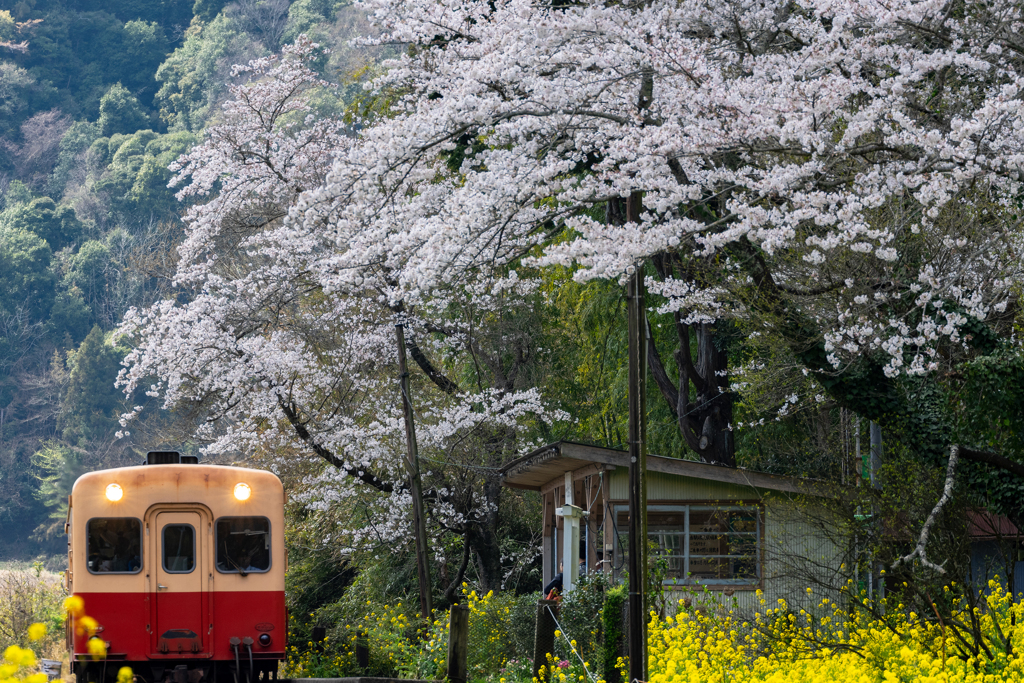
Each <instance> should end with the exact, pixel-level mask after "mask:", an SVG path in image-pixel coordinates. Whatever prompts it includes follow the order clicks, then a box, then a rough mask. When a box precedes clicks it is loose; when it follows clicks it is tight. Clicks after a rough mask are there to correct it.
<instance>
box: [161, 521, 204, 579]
mask: <svg viewBox="0 0 1024 683" xmlns="http://www.w3.org/2000/svg"><path fill="white" fill-rule="evenodd" d="M195 568H196V530H195V529H193V528H192V525H191V524H168V525H167V526H165V527H164V571H166V572H168V573H171V574H188V573H189V572H190V571H192V570H193V569H195Z"/></svg>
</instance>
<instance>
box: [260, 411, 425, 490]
mask: <svg viewBox="0 0 1024 683" xmlns="http://www.w3.org/2000/svg"><path fill="white" fill-rule="evenodd" d="M278 404H279V405H280V406H281V411H282V412H283V413H284V416H285V417H286V418H288V422H289V423H290V424H291V426H292V429H294V430H295V434H296V435H298V437H299V438H300V439H302V441H303V443H305V444H306V445H307V446H309V447H310V448H311V449H312V450H313V452H314V453H316V454H317V455H319V456H320V457H321V458H323V459H324V460H326V461H327V462H329V463H331V464H332V465H334V466H335V467H337V468H338V469H339V470H342V471H343V472H345V473H346V474H348V475H349V476H350V477H353V478H355V479H358V480H359V481H361V482H363V483H364V484H366V485H367V486H370V487H372V488H375V489H377V490H378V491H380V492H381V493H394V492H395V490H396V489H395V486H394V485H393V484H390V483H388V482H386V481H384V480H383V479H381V478H380V477H378V476H377V475H376V474H374V473H373V472H370V471H368V470H365V469H356V468H354V467H350V466H349V465H347V464H346V463H345V461H344V460H342V459H341V458H339V457H338V456H336V455H335V454H334V453H331V452H330V451H329V450H327V449H326V448H324V446H323V445H322V444H320V443H318V442H317V440H316V439H315V438H313V435H312V434H310V433H309V429H307V428H306V424H305V423H304V422H303V421H302V420H301V419H300V418H299V414H298V411H296V409H295V406H293V405H292V404H290V403H286V402H285V400H284V399H283V398H279V399H278ZM404 488H405V487H399V488H398V490H404Z"/></svg>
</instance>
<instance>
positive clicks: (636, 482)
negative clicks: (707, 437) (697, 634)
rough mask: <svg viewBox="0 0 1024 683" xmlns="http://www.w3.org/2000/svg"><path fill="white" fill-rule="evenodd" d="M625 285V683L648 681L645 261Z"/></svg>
mask: <svg viewBox="0 0 1024 683" xmlns="http://www.w3.org/2000/svg"><path fill="white" fill-rule="evenodd" d="M640 204H641V194H640V193H639V192H633V193H632V194H631V195H630V196H629V198H628V199H627V200H626V221H627V222H630V221H631V222H635V223H639V222H640ZM634 267H635V270H634V271H633V274H632V276H631V277H630V278H629V281H628V283H627V285H626V300H627V312H628V316H629V631H628V634H627V645H628V650H629V682H630V683H633V681H646V680H647V595H646V593H647V591H646V585H647V479H646V470H647V443H646V442H647V403H646V400H645V395H646V389H647V325H646V316H647V312H646V305H645V303H644V272H643V263H642V262H638V263H637V264H636V265H635V266H634Z"/></svg>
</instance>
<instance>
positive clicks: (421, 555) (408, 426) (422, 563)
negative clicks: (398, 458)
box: [395, 321, 434, 624]
mask: <svg viewBox="0 0 1024 683" xmlns="http://www.w3.org/2000/svg"><path fill="white" fill-rule="evenodd" d="M395 334H396V335H397V336H398V372H399V379H400V384H401V387H402V408H403V409H404V411H405V441H406V445H407V449H406V456H405V466H406V469H407V470H408V471H409V491H410V492H411V493H412V520H413V526H414V527H415V531H416V573H417V574H419V579H420V611H421V613H422V614H423V618H424V619H426V620H427V623H428V624H429V623H431V621H432V619H433V614H434V608H433V604H432V600H431V594H430V591H431V584H430V558H429V556H428V555H427V548H428V546H427V520H426V519H424V517H423V484H422V483H421V482H420V463H419V451H418V449H417V448H416V425H415V424H414V423H413V415H412V398H411V396H410V393H409V368H408V365H407V363H406V361H405V328H404V327H403V323H402V322H401V321H399V322H396V323H395Z"/></svg>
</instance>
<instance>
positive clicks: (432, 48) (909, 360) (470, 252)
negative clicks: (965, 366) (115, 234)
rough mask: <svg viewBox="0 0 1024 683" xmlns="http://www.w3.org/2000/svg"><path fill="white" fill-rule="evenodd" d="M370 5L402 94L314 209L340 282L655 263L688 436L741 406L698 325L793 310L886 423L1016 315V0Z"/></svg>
mask: <svg viewBox="0 0 1024 683" xmlns="http://www.w3.org/2000/svg"><path fill="white" fill-rule="evenodd" d="M363 5H364V6H365V7H366V8H367V9H369V10H370V11H371V12H372V14H373V16H374V17H375V19H376V20H377V22H378V24H379V25H380V26H381V28H382V30H383V32H382V35H381V36H380V38H379V39H378V40H379V41H383V42H396V43H404V44H408V45H409V46H410V48H409V49H408V50H407V51H406V52H405V54H404V55H403V56H402V57H400V58H398V59H395V60H392V61H391V62H389V63H388V64H387V65H386V66H387V67H388V69H387V72H386V73H385V75H383V76H382V77H381V78H379V79H378V80H377V81H376V82H375V87H376V88H378V90H379V91H380V92H392V93H397V95H396V96H395V98H394V101H393V103H392V107H391V112H390V116H389V118H387V119H386V120H381V121H377V122H368V123H372V124H373V125H370V126H369V127H368V128H367V129H366V130H364V131H363V133H362V135H361V136H360V140H359V143H358V144H356V145H353V146H352V147H350V148H349V149H347V150H345V152H344V153H343V154H342V155H340V157H339V159H338V161H337V162H336V164H335V167H334V169H333V170H332V172H331V174H330V175H329V177H328V179H327V183H326V184H325V185H324V187H323V188H321V189H320V190H318V191H317V192H316V193H314V194H313V195H311V197H310V200H309V206H308V208H306V209H305V211H304V213H303V218H304V220H305V221H306V222H307V223H308V222H316V221H326V222H327V224H329V225H331V226H332V228H333V229H334V230H336V231H337V234H338V236H339V247H340V248H339V253H338V256H337V259H336V261H335V268H336V273H335V276H334V277H335V279H336V281H337V282H338V286H344V285H347V284H350V283H354V282H358V281H359V280H360V278H363V277H365V275H366V273H367V272H372V271H374V270H379V269H386V270H387V271H388V273H389V277H390V279H391V281H392V282H394V283H395V285H394V286H395V290H396V291H395V293H392V294H390V296H392V297H393V298H395V299H400V298H402V297H403V296H406V295H408V294H409V293H413V294H421V293H423V292H430V291H432V290H433V289H434V288H437V287H446V286H449V285H451V284H452V283H453V282H459V281H463V280H467V279H468V280H470V281H473V282H479V281H481V278H483V281H491V282H493V283H495V285H496V286H501V283H502V282H503V280H502V278H501V277H492V273H494V272H500V271H501V269H502V268H507V267H510V266H513V265H515V264H517V263H525V264H527V265H531V264H532V265H534V266H545V265H551V264H558V265H564V266H571V267H574V268H576V269H577V271H576V273H577V277H578V278H580V279H587V278H598V277H604V278H608V277H611V278H618V277H622V276H623V275H624V274H627V273H629V272H631V270H632V269H633V268H635V267H638V266H639V264H641V263H643V262H650V263H652V264H653V266H654V269H655V273H654V274H653V277H652V278H651V279H650V282H649V286H650V288H651V290H652V291H653V292H655V293H656V294H658V295H660V296H661V297H663V300H664V303H663V304H662V305H661V306H660V311H661V312H663V313H671V314H672V315H673V316H674V317H675V320H676V324H677V325H678V327H679V330H680V335H679V336H680V340H681V345H680V350H681V351H683V352H682V353H680V354H678V356H679V358H678V360H677V363H676V365H677V368H676V372H677V373H678V381H677V382H674V381H672V379H671V378H670V377H669V373H668V372H666V371H665V368H664V364H663V363H662V362H661V358H660V355H659V354H658V353H656V352H655V353H651V354H650V358H651V364H652V367H651V369H652V371H653V372H652V374H653V376H654V378H655V380H656V381H657V384H658V385H659V388H660V389H661V390H662V393H663V394H664V395H665V397H666V399H667V400H668V401H669V402H670V403H671V404H674V407H675V409H676V412H677V415H678V416H679V417H680V421H681V425H680V426H681V428H682V430H683V433H684V435H686V436H687V439H688V441H693V440H694V437H695V436H696V435H697V434H699V433H700V432H699V431H698V429H703V426H702V425H703V424H706V423H707V419H706V418H705V419H703V420H696V421H694V420H692V419H690V418H692V414H693V413H695V412H697V411H699V410H701V409H702V408H703V407H706V406H708V405H712V406H714V407H715V408H716V409H717V410H718V414H719V415H720V416H722V415H724V416H727V415H728V409H727V406H724V405H718V406H715V404H716V402H718V403H720V404H721V403H724V402H725V401H724V399H723V398H721V395H722V394H723V392H722V391H721V387H719V386H718V385H719V384H724V380H723V379H722V377H723V376H724V375H725V367H724V366H723V364H722V359H721V358H720V357H719V358H716V357H715V356H716V354H715V353H713V352H712V344H713V341H714V340H713V335H711V334H703V335H699V336H698V338H697V339H698V342H699V343H700V344H702V346H701V347H700V348H698V350H697V353H696V356H697V358H698V359H699V363H700V364H701V366H702V367H694V366H693V365H692V363H691V362H690V359H689V358H687V353H688V352H687V351H686V347H687V346H688V344H689V340H690V339H691V332H690V329H689V328H690V327H691V326H696V327H698V328H699V327H700V326H705V325H707V326H712V327H713V324H714V321H716V320H722V319H727V318H730V317H735V318H740V319H744V320H751V319H757V320H759V321H761V322H762V323H763V324H765V325H770V326H772V327H773V329H776V330H779V331H781V332H782V333H783V335H784V338H785V339H786V340H787V342H788V343H789V344H790V345H791V346H792V347H793V349H794V351H795V352H796V354H797V357H798V358H799V359H800V360H801V362H802V363H804V365H805V367H807V368H808V369H809V370H810V371H812V372H813V373H815V376H816V378H817V379H818V380H819V381H820V383H821V385H822V386H823V387H824V390H825V391H827V392H828V393H829V394H830V395H832V396H833V397H834V398H836V399H837V400H839V401H840V402H841V403H842V404H844V405H846V406H848V407H851V408H853V409H855V410H857V411H858V412H860V413H862V414H864V415H865V416H868V417H872V418H878V419H885V418H884V416H889V418H888V419H889V421H890V422H894V421H895V420H897V418H894V417H893V416H898V419H899V420H903V419H904V418H906V416H907V415H908V411H910V412H912V411H911V409H910V408H909V407H908V406H905V405H897V404H898V403H899V402H900V399H899V398H898V397H897V396H896V394H897V393H898V392H897V391H896V389H895V385H894V380H895V379H896V378H899V377H906V376H922V375H926V374H929V373H934V372H937V371H939V370H941V369H942V368H943V367H946V368H948V367H950V366H954V365H956V363H957V362H958V359H962V358H964V357H965V356H966V355H969V354H970V353H972V352H974V351H972V348H973V347H977V346H978V345H979V344H982V345H984V344H988V343H990V342H991V341H992V340H993V338H996V337H998V336H1000V335H1003V334H1005V332H1006V330H1007V324H1008V321H1009V320H1010V318H1011V317H1012V312H1013V307H1012V306H1011V304H1012V301H1013V299H1014V295H1013V293H1012V292H1013V288H1014V287H1015V283H1016V282H1018V281H1019V279H1020V267H1019V263H1020V260H1019V258H1018V252H1019V247H1020V243H1019V242H1020V240H1019V230H1018V225H1017V223H1018V218H1017V212H1018V209H1017V206H1018V201H1017V199H1016V197H1017V196H1018V192H1019V183H1020V178H1019V175H1018V173H1019V171H1018V165H1019V161H1020V159H1019V150H1020V149H1021V139H1020V138H1021V132H1020V131H1021V124H1020V106H1021V105H1020V98H1019V96H1018V94H1019V89H1020V85H1021V81H1020V63H1019V56H1018V51H1017V47H1018V45H1019V42H1018V40H1019V34H1018V30H1019V26H1018V24H1017V23H1016V22H1018V21H1019V17H1018V15H1019V13H1020V9H1019V8H1018V7H1017V6H1016V5H1014V4H1013V3H1009V2H1004V3H1001V2H996V3H973V2H909V1H908V2H897V3H893V4H892V5H891V6H886V7H885V8H882V7H881V6H878V5H876V4H874V3H857V2H854V3H834V2H808V3H801V4H797V3H791V2H758V3H749V2H733V1H720V2H684V3H676V2H647V3H642V4H618V3H594V2H582V3H576V4H568V5H566V4H558V5H556V6H549V7H545V6H537V5H535V4H533V3H527V2H517V1H514V0H513V1H509V2H497V3H495V2H490V3H483V2H477V3H472V2H471V3H464V2H458V3H455V2H436V3H435V2H430V3H417V2H413V3H409V2H397V1H395V0H367V1H366V2H364V3H363ZM630 202H632V204H633V206H634V211H633V214H632V215H629V211H628V210H627V211H623V207H622V205H623V204H625V205H627V207H628V205H629V203H630ZM297 218H298V217H297ZM655 351H657V349H655ZM684 418H686V419H684ZM726 428H727V423H723V422H722V421H721V420H719V424H718V425H716V426H715V429H713V431H714V432H715V433H717V434H721V432H722V430H724V429H726ZM940 441H941V439H940ZM935 446H936V447H935V448H932V449H931V450H932V452H933V453H938V454H940V455H939V457H941V454H942V453H944V452H945V450H946V447H945V445H944V444H940V443H937V444H935ZM696 450H697V451H698V453H700V449H699V448H698V449H696ZM711 459H712V460H715V459H716V458H711ZM719 460H721V459H719Z"/></svg>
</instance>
